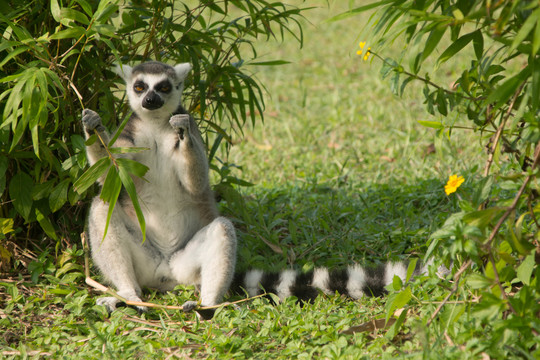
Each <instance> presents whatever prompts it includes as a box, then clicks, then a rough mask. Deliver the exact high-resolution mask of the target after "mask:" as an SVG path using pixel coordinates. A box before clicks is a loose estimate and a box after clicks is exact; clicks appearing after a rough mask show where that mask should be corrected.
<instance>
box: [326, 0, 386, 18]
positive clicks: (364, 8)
mask: <svg viewBox="0 0 540 360" xmlns="http://www.w3.org/2000/svg"><path fill="white" fill-rule="evenodd" d="M393 2H395V0H382V1H377V2H374V3H371V4H367V5H364V6H360V7H357V8H355V9H351V10H349V11H346V12H344V13H341V14H338V15H336V16H334V17H331V18H330V19H328V20H326V21H325V22H334V21H339V20H343V19H346V18H348V17H351V16H355V15H357V14H359V13H361V12H364V11H367V10H371V9H374V8H376V7H380V6H382V5H386V4H390V3H393Z"/></svg>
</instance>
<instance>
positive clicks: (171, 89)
mask: <svg viewBox="0 0 540 360" xmlns="http://www.w3.org/2000/svg"><path fill="white" fill-rule="evenodd" d="M190 70H191V65H190V64H179V65H176V66H175V67H174V68H173V67H171V66H168V65H165V64H162V63H156V62H149V63H143V64H141V65H138V66H136V67H135V68H133V69H131V68H130V67H129V66H124V67H122V69H121V75H123V77H124V79H125V80H126V90H127V95H128V98H129V103H130V105H131V108H132V109H133V111H134V112H135V113H136V114H137V115H139V116H141V117H143V118H150V117H151V118H152V119H156V120H157V119H160V120H161V119H162V120H167V121H168V119H169V117H170V116H171V114H173V113H174V112H175V111H176V110H177V109H178V107H179V106H180V104H181V100H182V91H183V89H184V80H185V78H186V76H187V74H188V72H189V71H190Z"/></svg>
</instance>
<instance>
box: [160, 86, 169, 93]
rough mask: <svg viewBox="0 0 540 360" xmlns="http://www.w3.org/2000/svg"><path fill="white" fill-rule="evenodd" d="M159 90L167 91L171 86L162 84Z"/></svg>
mask: <svg viewBox="0 0 540 360" xmlns="http://www.w3.org/2000/svg"><path fill="white" fill-rule="evenodd" d="M160 90H161V91H163V92H169V91H171V87H170V86H167V85H165V86H162V87H161V89H160Z"/></svg>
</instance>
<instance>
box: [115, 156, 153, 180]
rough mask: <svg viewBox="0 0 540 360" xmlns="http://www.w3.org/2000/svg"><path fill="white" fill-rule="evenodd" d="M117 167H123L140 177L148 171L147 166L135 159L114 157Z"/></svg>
mask: <svg viewBox="0 0 540 360" xmlns="http://www.w3.org/2000/svg"><path fill="white" fill-rule="evenodd" d="M116 163H117V164H118V167H119V168H123V169H125V170H126V171H127V172H128V173H130V174H133V175H136V176H138V177H140V178H142V177H143V176H144V175H145V174H146V172H147V171H148V166H146V165H143V164H141V163H140V162H137V161H135V160H131V159H124V158H119V159H116Z"/></svg>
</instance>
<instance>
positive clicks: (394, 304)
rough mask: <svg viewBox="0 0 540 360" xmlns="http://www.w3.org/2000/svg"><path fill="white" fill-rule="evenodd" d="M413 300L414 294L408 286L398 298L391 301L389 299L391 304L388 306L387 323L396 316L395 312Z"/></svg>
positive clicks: (395, 297)
mask: <svg viewBox="0 0 540 360" xmlns="http://www.w3.org/2000/svg"><path fill="white" fill-rule="evenodd" d="M411 299H412V292H411V288H410V287H409V286H407V287H406V288H405V289H404V290H403V291H401V292H400V293H398V294H397V295H396V296H394V297H392V299H391V300H390V299H389V301H390V302H389V304H387V305H386V308H387V309H386V322H388V319H390V317H391V316H392V315H393V314H394V311H396V310H397V309H401V308H402V307H404V306H405V305H407V304H408V303H409V301H410V300H411Z"/></svg>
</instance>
